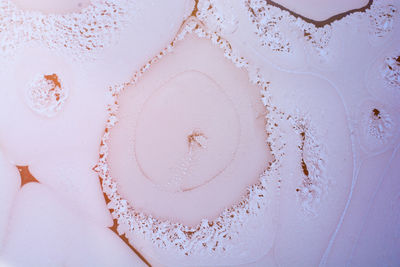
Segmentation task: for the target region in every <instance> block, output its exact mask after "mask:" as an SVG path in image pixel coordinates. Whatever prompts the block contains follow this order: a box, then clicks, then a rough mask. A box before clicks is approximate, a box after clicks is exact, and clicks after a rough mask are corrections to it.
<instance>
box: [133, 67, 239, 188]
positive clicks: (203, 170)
mask: <svg viewBox="0 0 400 267" xmlns="http://www.w3.org/2000/svg"><path fill="white" fill-rule="evenodd" d="M239 137H240V122H239V117H238V115H237V111H236V109H235V106H234V104H233V103H232V101H231V100H230V99H229V97H228V96H227V95H226V94H225V93H224V92H223V91H222V90H221V88H220V87H219V86H218V85H217V84H216V83H215V81H213V80H212V78H210V77H208V76H207V75H205V74H203V73H201V72H199V71H185V72H183V73H180V74H178V75H176V76H175V77H173V78H172V79H170V80H169V81H168V82H166V83H165V84H163V85H162V86H161V88H159V89H158V90H157V91H155V92H154V93H153V94H152V95H151V96H150V97H149V98H148V99H147V101H146V103H145V105H144V106H143V109H142V110H141V112H140V115H139V118H138V122H137V127H136V136H135V142H134V146H135V148H134V149H135V154H136V159H137V163H138V165H139V167H140V170H141V172H142V173H143V175H144V176H145V177H146V178H147V179H149V180H151V181H152V182H153V183H154V184H156V185H157V186H160V187H161V188H163V189H166V190H168V191H174V192H177V191H188V190H192V189H194V188H196V187H199V186H201V185H203V184H205V183H207V182H209V181H211V180H212V179H213V178H215V177H216V176H218V174H220V173H221V172H222V171H223V170H224V169H225V168H226V167H227V166H228V165H229V164H230V162H231V161H232V160H233V158H234V157H235V152H236V150H237V147H238V143H239ZM210 159H213V160H212V161H211V162H210ZM155 164H156V165H157V168H154V165H155Z"/></svg>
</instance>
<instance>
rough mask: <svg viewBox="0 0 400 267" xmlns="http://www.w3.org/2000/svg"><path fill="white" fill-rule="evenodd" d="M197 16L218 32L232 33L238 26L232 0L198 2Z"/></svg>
mask: <svg viewBox="0 0 400 267" xmlns="http://www.w3.org/2000/svg"><path fill="white" fill-rule="evenodd" d="M198 5H199V6H198V9H199V12H198V14H197V18H198V19H200V20H201V21H206V22H207V24H208V25H213V27H214V28H215V30H216V31H217V32H220V33H228V34H229V33H233V32H234V31H235V30H236V29H237V27H238V23H239V22H238V19H237V18H236V16H235V15H234V11H233V7H232V2H231V1H229V0H218V1H215V0H207V1H200V2H199V4H198Z"/></svg>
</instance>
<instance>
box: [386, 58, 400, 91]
mask: <svg viewBox="0 0 400 267" xmlns="http://www.w3.org/2000/svg"><path fill="white" fill-rule="evenodd" d="M382 75H383V77H384V78H385V80H386V82H387V84H389V85H390V86H393V87H395V88H397V89H400V51H399V52H398V53H397V55H396V56H391V57H386V58H385V64H384V67H383V70H382Z"/></svg>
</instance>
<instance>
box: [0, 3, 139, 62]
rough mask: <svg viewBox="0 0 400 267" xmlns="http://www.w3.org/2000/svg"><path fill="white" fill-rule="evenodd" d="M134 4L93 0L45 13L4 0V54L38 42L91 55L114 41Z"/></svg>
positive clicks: (0, 28)
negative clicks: (78, 8) (72, 10)
mask: <svg viewBox="0 0 400 267" xmlns="http://www.w3.org/2000/svg"><path fill="white" fill-rule="evenodd" d="M134 7H135V6H134V1H129V0H106V1H103V0H93V1H91V4H90V5H89V6H88V7H86V8H84V9H82V10H81V11H80V12H76V13H69V14H43V13H40V12H36V11H24V10H22V9H19V8H18V7H17V6H16V5H15V4H14V3H13V2H12V0H0V33H1V35H0V54H2V55H3V56H5V55H12V54H13V53H14V52H15V51H16V50H17V49H18V47H20V46H21V45H23V44H25V43H28V42H31V41H38V42H41V43H43V44H44V45H46V46H47V47H49V48H50V49H54V50H57V51H64V52H66V53H68V54H69V55H71V56H72V57H73V58H75V59H82V58H88V57H89V58H91V57H93V54H94V52H95V51H97V50H99V49H101V48H103V47H105V46H106V45H108V44H110V43H111V42H112V40H113V37H115V36H114V34H115V32H117V31H118V30H120V29H121V28H122V27H123V25H124V24H125V23H127V21H128V20H129V16H132V12H133V11H134Z"/></svg>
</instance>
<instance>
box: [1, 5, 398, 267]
mask: <svg viewBox="0 0 400 267" xmlns="http://www.w3.org/2000/svg"><path fill="white" fill-rule="evenodd" d="M14 2H15V4H17V6H19V7H21V8H23V9H26V10H31V11H32V10H33V11H40V12H44V13H62V14H64V15H65V16H68V14H70V12H78V11H84V10H85V9H86V7H87V5H88V4H89V2H88V1H82V4H83V5H82V6H79V5H78V4H79V2H81V1H51V2H50V1H42V0H41V1H37V2H32V1H24V0H23V1H22V0H18V1H17V0H15V1H14ZM250 2H252V3H253V2H254V1H250ZM276 2H277V3H280V4H282V5H283V6H285V7H287V8H289V9H292V10H293V11H295V12H297V13H299V14H301V15H303V16H306V17H309V18H311V19H314V20H324V19H327V18H329V17H330V16H332V15H335V14H338V13H341V12H344V11H346V10H348V9H353V8H359V7H362V6H364V5H365V4H366V3H367V1H365V0H364V1H358V0H357V1H356V0H355V1H344V0H341V1H325V0H324V1H315V0H303V1H285V0H277V1H276ZM374 2H375V3H376V5H377V6H378V7H375V6H373V7H372V8H371V11H368V12H369V13H361V14H354V15H349V16H348V17H347V18H344V19H343V21H339V22H335V24H333V25H331V26H329V27H326V28H323V29H313V28H312V27H310V28H307V27H309V26H310V25H308V24H305V25H302V23H301V21H300V23H299V22H298V21H297V22H296V23H297V24H296V23H295V21H294V20H293V18H290V16H288V15H287V13H280V11H279V10H278V11H277V10H275V11H273V10H272V11H271V10H269V12H277V13H276V14H278V15H282V18H281V19H276V20H274V18H262V19H260V20H258V21H257V22H252V18H251V17H250V13H249V10H248V8H247V7H246V6H245V5H244V4H243V3H242V2H241V1H224V0H222V1H199V2H198V8H199V10H200V12H201V13H202V14H203V15H204V14H205V15H204V16H200V15H198V17H199V18H200V19H201V22H202V23H203V24H204V27H205V28H207V29H209V30H210V31H215V32H216V33H217V34H218V35H219V36H220V37H222V38H224V39H226V40H227V41H229V44H230V45H231V46H232V48H233V49H234V51H235V53H237V54H238V55H240V56H243V57H244V58H245V59H246V61H247V62H248V64H249V66H247V67H246V68H248V69H246V70H244V68H243V69H240V68H237V67H236V66H234V64H233V63H232V62H230V61H229V60H227V59H226V58H224V56H223V52H222V50H221V49H219V48H216V46H215V45H214V44H212V42H211V41H210V40H208V39H198V38H197V37H194V36H189V37H188V38H187V39H185V40H183V41H182V43H179V44H178V45H176V47H175V48H174V50H173V52H171V54H170V55H167V56H164V57H163V58H161V60H160V61H159V62H158V63H156V64H152V65H151V66H150V68H149V70H148V71H147V72H146V73H145V74H144V75H143V76H142V77H141V78H140V80H139V82H138V83H137V84H135V85H133V86H129V87H127V88H126V92H124V93H123V94H122V95H121V97H120V99H119V104H120V114H122V116H121V118H120V123H121V124H117V126H116V127H115V128H114V129H113V133H112V137H118V138H114V139H112V141H111V150H110V155H111V173H112V175H113V176H115V178H116V180H117V181H118V183H119V188H120V189H121V193H122V195H123V196H124V197H125V198H126V199H127V200H128V201H129V203H130V204H132V205H133V206H134V207H135V208H137V209H139V210H141V211H144V212H147V213H150V214H152V215H154V216H155V217H156V218H159V219H170V220H172V221H179V222H184V223H185V224H186V225H196V224H197V223H198V222H199V221H200V220H201V219H203V218H215V217H217V216H218V215H219V213H220V212H221V211H222V210H223V209H224V208H229V207H230V206H231V205H232V204H233V203H235V202H237V201H238V200H239V199H240V198H241V197H242V196H243V194H244V192H245V189H246V187H247V186H248V185H251V184H253V183H255V182H256V181H257V179H258V176H259V174H260V173H261V172H262V171H263V170H264V169H265V168H266V163H268V161H270V160H271V155H270V153H269V150H267V149H266V146H265V132H264V131H262V129H263V128H264V127H265V122H266V121H265V120H264V117H263V116H262V115H263V114H264V113H265V107H263V105H261V104H260V103H261V102H260V99H259V98H258V95H259V93H260V92H259V90H260V89H261V88H260V87H257V86H255V85H250V83H249V76H250V78H251V79H253V80H257V79H258V77H259V76H257V75H260V76H261V77H262V78H263V79H264V80H266V81H268V82H269V86H268V90H267V92H268V93H269V94H270V95H271V99H270V100H271V103H269V104H270V105H273V106H274V107H276V108H277V111H276V114H275V113H274V112H272V113H273V115H272V116H271V117H270V118H271V123H272V125H274V123H276V127H275V126H274V127H272V128H273V131H272V132H270V134H271V135H272V136H273V138H275V139H273V140H274V142H273V143H272V146H279V145H282V144H283V146H284V147H285V148H284V150H283V151H284V154H285V155H284V156H282V155H280V156H279V157H281V156H282V163H283V167H282V168H281V169H280V170H279V171H280V175H279V176H276V177H273V178H272V179H270V180H269V182H270V184H268V185H269V186H271V188H273V189H274V190H275V189H276V188H279V194H277V195H275V194H273V193H272V192H275V191H274V190H271V194H269V195H268V196H267V197H266V201H267V203H269V205H270V206H271V207H270V206H268V208H273V209H275V210H277V211H279V212H278V214H277V217H273V218H268V219H265V221H262V222H257V223H255V224H253V225H250V226H249V225H246V226H245V227H248V228H252V227H251V226H254V227H256V226H257V227H260V229H261V228H262V226H265V228H263V229H265V231H269V233H268V235H266V236H267V237H266V238H265V237H264V236H263V235H261V234H260V236H263V237H262V238H265V239H264V240H261V241H260V240H259V239H257V238H258V236H256V237H255V238H254V240H253V241H254V244H257V242H265V244H268V245H266V247H267V248H268V249H265V251H264V252H261V253H260V252H255V253H253V254H251V253H249V254H246V253H243V254H240V253H236V255H235V256H237V257H239V256H240V257H241V261H242V262H247V263H246V264H245V265H242V266H294V265H295V266H315V265H320V266H338V265H339V266H341V265H346V264H348V265H350V266H366V265H371V266H380V265H382V264H383V265H388V266H396V265H398V264H399V262H400V259H399V257H398V255H399V254H400V251H399V247H400V243H399V240H400V237H399V228H398V225H399V223H400V222H399V218H400V210H399V206H400V204H399V203H400V202H399V201H400V198H399V194H400V187H399V185H400V183H399V166H400V159H399V152H398V144H399V140H400V139H399V119H398V118H399V116H398V114H400V106H399V99H400V93H399V90H398V89H399V86H398V83H396V80H393V79H394V78H393V77H396V76H388V75H387V74H386V76H385V75H383V74H382V73H383V71H384V70H387V68H388V67H387V66H386V65H385V64H386V63H385V62H386V61H385V60H386V59H387V57H389V56H392V57H394V56H395V55H396V53H397V54H398V51H399V50H398V43H399V38H400V37H399V36H400V34H399V33H400V31H399V20H398V19H399V16H398V10H397V9H398V8H399V2H398V1H395V0H394V1H387V0H381V1H374ZM193 4H194V3H193V2H192V1H158V2H157V1H142V2H141V1H138V2H137V3H136V2H135V8H136V9H132V10H131V11H130V12H132V13H129V14H130V16H128V17H129V19H128V22H127V23H126V24H124V23H122V24H119V22H118V23H117V24H118V25H119V26H118V27H120V28H118V29H117V30H115V32H113V31H111V36H112V37H113V38H112V41H111V42H106V41H104V47H103V48H101V49H99V50H95V51H93V53H92V52H87V54H85V53H82V55H81V56H82V58H79V59H76V58H74V57H73V56H70V55H69V54H68V53H67V52H66V51H68V48H67V49H65V48H63V47H59V49H54V47H53V48H51V49H50V48H49V47H46V40H47V39H46V40H40V38H39V39H38V40H35V39H33V40H30V41H29V42H28V41H23V42H22V44H19V45H20V46H17V49H16V52H15V54H11V56H10V55H8V54H7V55H4V56H3V54H2V56H1V58H0V62H1V64H0V68H1V72H0V79H1V82H2V83H1V86H0V200H1V202H0V265H1V264H3V263H4V264H6V265H12V266H13V265H17V266H29V265H32V264H38V265H41V266H59V265H63V264H65V265H72V266H88V265H96V266H115V265H118V266H132V265H135V266H142V265H143V263H142V262H141V260H140V259H139V258H138V257H137V256H136V255H135V253H134V252H133V250H131V249H129V247H128V246H127V244H125V243H123V242H122V241H121V239H120V238H119V237H118V235H117V234H116V233H115V232H113V231H116V230H115V228H112V227H111V226H112V225H113V219H115V218H112V217H111V215H110V213H109V211H108V210H107V206H106V201H105V199H104V196H103V192H102V190H101V186H100V183H99V180H98V177H97V173H95V172H94V171H93V170H92V168H93V167H94V166H95V165H96V163H97V161H98V155H99V152H98V150H99V144H100V139H101V137H102V135H103V131H104V124H105V122H106V120H107V116H108V115H107V114H108V113H107V104H108V103H109V101H110V99H111V98H110V95H109V87H110V86H116V85H118V84H121V83H124V82H127V81H128V80H129V79H130V78H131V75H132V74H133V73H134V72H135V71H137V70H138V69H139V68H140V67H142V66H143V65H145V64H146V62H147V61H148V60H149V59H151V58H152V57H154V56H156V55H158V54H159V52H160V51H161V50H162V49H163V48H164V47H166V46H167V45H168V44H169V43H170V42H171V41H172V40H173V38H174V36H175V34H176V33H177V32H178V31H179V27H180V26H181V23H182V21H183V20H184V18H186V17H187V15H189V14H190V12H191V10H192V9H193ZM133 10H134V11H133ZM393 10H397V11H393ZM260 14H261V13H260ZM388 14H389V15H388ZM1 16H3V15H2V14H0V17H1ZM7 16H8V15H4V16H3V17H1V18H2V19H3V18H6V17H7ZM27 16H28V17H29V14H28V15H27ZM121 16H122V15H121ZM269 19H271V20H272V21H273V23H270V24H268V22H270V21H269ZM17 21H18V20H17ZM66 21H68V19H67V20H66ZM1 22H2V23H3V24H4V22H3V21H1ZM111 22H112V21H111ZM256 23H259V24H258V25H256ZM263 23H266V24H267V26H271V25H273V26H272V28H271V27H270V28H268V27H267V28H268V32H269V33H273V34H272V35H265V33H262V34H260V32H259V30H260V29H262V27H260V25H261V26H262V24H263ZM3 24H2V25H3ZM298 24H299V25H298ZM6 25H8V26H6V27H5V30H4V32H5V33H7V30H9V27H10V25H14V24H9V23H8V22H6ZM17 26H18V23H17V24H16V26H15V29H17V28H18V27H17ZM264 26H265V25H264ZM13 27H14V26H13ZM257 27H258V28H257ZM304 27H305V28H304ZM305 29H306V30H305ZM274 33H278V34H281V35H282V36H283V37H282V36H281V37H282V39H279V38H275V39H274V38H273V37H276V36H275V35H274ZM305 33H310V36H312V38H314V39H311V41H310V39H307V38H306V36H307V35H306V34H305ZM30 34H33V33H31V32H29V31H27V32H24V31H23V30H22V31H21V29H20V30H19V31H18V30H16V31H15V32H12V33H11V35H5V36H12V37H11V40H12V39H13V38H15V39H16V40H20V39H18V38H20V37H21V36H25V35H26V36H28V37H29V36H30ZM32 36H36V35H34V34H33V35H32ZM45 36H46V35H45ZM321 36H322V37H321ZM319 37H320V39H318V38H319ZM7 38H9V37H5V38H4V39H2V40H3V41H2V48H4V47H5V46H4V44H5V43H7V42H8V41H9V40H8V39H7ZM46 38H47V37H46ZM49 38H50V37H49ZM28 39H29V38H28ZM21 40H25V39H21ZM49 40H51V38H50V39H49ZM286 41H288V42H286ZM274 42H275V43H274ZM325 42H326V43H325ZM274 45H275V46H274ZM280 45H283V48H282V49H281V51H276V50H274V49H275V48H276V47H280ZM286 46H287V48H288V50H285V49H286ZM278 50H279V49H278ZM289 50H290V52H285V51H289ZM199 70H200V72H198V71H199ZM247 70H248V71H249V73H247ZM393 72H395V70H393V71H392V73H391V74H390V73H389V74H390V75H392V74H393ZM52 73H57V75H58V76H59V78H60V79H61V81H62V82H63V88H65V90H66V91H65V92H67V98H66V101H65V103H62V105H60V107H61V108H60V109H59V110H57V112H56V115H55V116H43V114H42V115H41V114H40V113H38V112H35V111H34V110H32V108H31V107H30V106H29V102H27V98H26V90H27V88H29V83H31V82H32V80H34V79H35V77H36V76H35V75H37V74H40V75H43V74H52ZM248 75H249V76H248ZM385 77H386V78H385ZM387 77H391V79H392V80H391V84H392V85H391V86H389V85H388V80H387V79H388V78H387ZM64 86H65V87H64ZM185 88H188V89H187V90H185ZM235 88H236V89H235ZM241 89H246V90H247V91H246V90H241ZM249 89H250V90H249ZM249 92H251V93H249ZM206 96H207V97H206ZM169 101H171V102H169ZM132 103H133V104H132ZM204 107H207V108H204ZM374 108H375V109H379V116H380V117H379V120H378V115H376V116H374V113H373V111H372V110H373V109H374ZM200 111H201V112H200ZM132 114H134V115H132ZM129 116H132V117H134V119H135V120H136V121H137V122H138V124H137V127H136V126H134V125H132V124H130V125H128V126H127V127H125V126H122V125H123V123H124V119H128V120H129V119H131V118H130V117H129ZM175 120H176V121H175ZM172 125H173V126H174V127H171V126H172ZM119 127H120V128H119ZM124 127H125V128H124ZM135 127H136V128H135ZM242 128H243V129H244V130H243V129H242ZM122 129H125V130H126V129H128V130H129V131H128V132H123V131H122ZM227 129H229V131H228V130H227ZM237 129H240V130H237ZM252 129H256V130H255V131H253V130H252ZM260 129H261V130H260ZM199 130H202V131H199ZM232 130H233V131H232ZM236 130H237V132H236ZM199 132H200V133H201V134H199ZM302 132H304V136H305V138H304V140H303V141H302ZM159 133H162V135H160V134H159ZM134 134H135V138H136V140H132V139H130V138H132V137H131V136H132V135H134ZM196 134H197V135H196ZM190 136H191V137H190ZM188 137H190V138H189V139H188ZM115 139H116V140H115ZM188 140H190V141H188ZM243 141H244V142H243ZM132 144H135V145H136V147H135V149H134V148H133V145H132ZM113 145H116V147H117V149H115V150H114V148H113ZM275 148H276V147H275ZM124 151H125V152H124ZM126 151H128V152H126ZM274 152H276V150H275V151H274ZM124 153H128V154H127V155H125V154H124ZM129 153H131V154H129ZM133 154H135V156H136V157H137V158H138V161H139V162H140V164H141V166H142V171H140V170H138V169H135V170H134V171H132V168H136V167H133V166H132V165H131V163H132V158H130V157H131V156H132V155H133ZM275 156H276V155H275ZM238 159H241V160H238ZM302 161H303V162H304V163H305V164H306V165H307V167H308V169H307V171H308V174H307V175H306V174H305V171H304V167H302V164H301V162H302ZM15 165H29V169H30V171H31V173H32V174H33V175H34V176H35V178H36V179H37V180H38V181H39V182H40V183H41V184H27V185H24V187H23V188H20V185H21V184H20V177H19V173H18V171H17V168H16V167H15ZM154 166H157V168H155V167H154ZM171 166H172V168H171ZM205 166H207V167H205ZM232 166H235V167H232ZM144 174H146V175H148V176H149V177H152V179H153V180H152V181H149V179H147V180H146V179H143V176H144ZM216 174H222V178H221V177H219V178H218V177H217V176H220V175H217V176H216ZM132 176H134V179H131V178H132ZM214 176H216V178H215V177H214ZM207 177H212V179H209V178H207ZM232 181H234V183H232ZM310 181H311V184H313V185H312V186H311V184H310ZM203 184H205V185H204V186H203ZM308 190H309V191H308ZM180 191H186V192H180ZM114 226H115V225H114ZM272 226H277V228H276V227H272ZM109 227H110V228H111V229H110V228H109ZM257 229H258V228H257ZM275 229H276V230H277V231H276V233H275ZM112 230H113V231H112ZM264 234H265V233H264ZM161 238H162V236H161ZM260 238H261V237H260ZM130 241H131V245H132V246H133V247H136V248H137V249H138V250H139V251H145V252H146V253H144V254H145V256H146V257H147V260H148V261H149V262H150V263H151V264H154V266H157V265H161V266H162V265H165V264H167V262H169V260H170V259H174V257H177V256H176V255H171V252H170V251H169V250H168V249H158V248H157V249H153V248H152V246H151V245H148V244H149V242H148V240H145V241H146V242H147V243H146V242H144V240H140V239H135V240H134V241H132V240H130ZM142 241H143V242H142ZM246 242H249V244H250V243H251V244H253V242H251V241H249V240H247V241H246ZM235 245H237V244H233V245H232V246H235ZM242 245H243V244H242ZM244 245H246V244H244ZM259 247H261V246H259ZM254 255H256V257H254ZM263 255H264V256H263ZM177 258H178V257H177ZM204 259H205V260H204ZM206 259H207V255H204V256H203V261H201V262H202V263H204V262H206ZM178 262H179V259H178ZM199 262H200V261H199ZM226 262H229V258H228V260H226ZM230 263H232V261H230ZM185 264H186V265H199V264H197V263H196V261H193V262H190V263H187V262H186V263H185ZM175 265H176V264H175ZM178 265H179V264H178ZM170 266H173V264H172V265H171V264H170ZM231 266H233V265H232V264H231Z"/></svg>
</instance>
